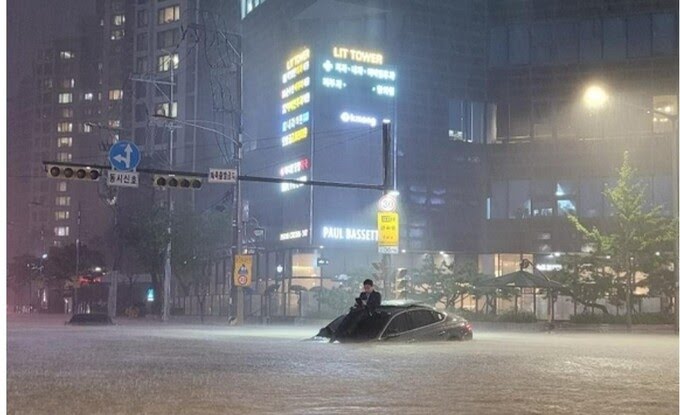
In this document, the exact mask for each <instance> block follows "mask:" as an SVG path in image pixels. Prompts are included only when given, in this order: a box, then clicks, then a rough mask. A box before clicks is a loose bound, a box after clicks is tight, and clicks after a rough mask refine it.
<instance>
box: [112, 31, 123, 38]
mask: <svg viewBox="0 0 680 415" xmlns="http://www.w3.org/2000/svg"><path fill="white" fill-rule="evenodd" d="M123 37H125V29H116V30H112V31H111V40H120V39H122V38H123Z"/></svg>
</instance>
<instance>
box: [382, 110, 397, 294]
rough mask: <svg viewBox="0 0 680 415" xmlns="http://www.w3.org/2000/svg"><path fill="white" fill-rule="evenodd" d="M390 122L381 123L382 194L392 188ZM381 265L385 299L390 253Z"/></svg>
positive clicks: (387, 287) (390, 291) (388, 292)
mask: <svg viewBox="0 0 680 415" xmlns="http://www.w3.org/2000/svg"><path fill="white" fill-rule="evenodd" d="M391 126H392V125H391V123H390V122H389V121H386V120H383V124H382V144H383V180H384V182H383V195H387V194H388V193H389V192H390V190H394V189H393V187H394V177H393V175H392V170H393V169H392V166H393V160H392V158H393V155H394V152H393V149H392V145H391V144H392V137H391V131H390V130H391ZM381 262H382V265H383V269H384V270H385V276H384V278H385V299H386V300H389V297H390V294H391V293H392V284H391V281H390V279H391V277H392V272H391V271H390V270H391V269H392V257H391V255H390V254H382V261H381Z"/></svg>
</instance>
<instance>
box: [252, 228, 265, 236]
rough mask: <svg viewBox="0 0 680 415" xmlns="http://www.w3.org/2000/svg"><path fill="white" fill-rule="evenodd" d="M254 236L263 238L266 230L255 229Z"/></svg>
mask: <svg viewBox="0 0 680 415" xmlns="http://www.w3.org/2000/svg"><path fill="white" fill-rule="evenodd" d="M253 236H254V237H256V238H262V237H263V236H264V228H255V229H253Z"/></svg>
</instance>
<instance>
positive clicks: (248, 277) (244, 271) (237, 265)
mask: <svg viewBox="0 0 680 415" xmlns="http://www.w3.org/2000/svg"><path fill="white" fill-rule="evenodd" d="M252 281H253V256H252V255H236V260H235V261H234V286H235V287H250V283H251V282H252Z"/></svg>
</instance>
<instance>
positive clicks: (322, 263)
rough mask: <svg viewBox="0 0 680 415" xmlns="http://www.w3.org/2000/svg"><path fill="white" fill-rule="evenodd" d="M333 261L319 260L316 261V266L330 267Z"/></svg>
mask: <svg viewBox="0 0 680 415" xmlns="http://www.w3.org/2000/svg"><path fill="white" fill-rule="evenodd" d="M330 263H331V261H329V260H328V258H317V259H316V266H317V267H320V266H322V265H328V264H330Z"/></svg>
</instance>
